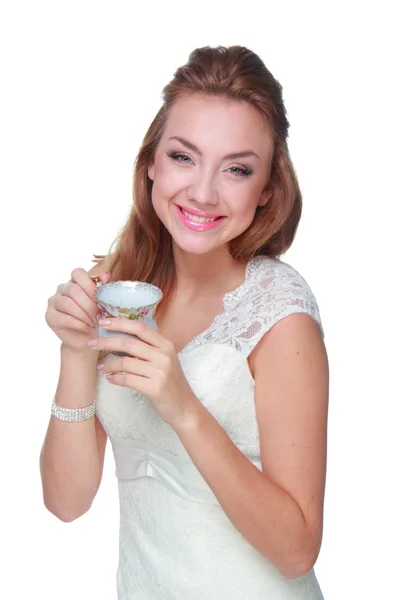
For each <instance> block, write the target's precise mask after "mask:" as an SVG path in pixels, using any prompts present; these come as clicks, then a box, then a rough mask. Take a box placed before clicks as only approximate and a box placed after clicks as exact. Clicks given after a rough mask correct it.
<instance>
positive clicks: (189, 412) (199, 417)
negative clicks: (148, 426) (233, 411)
mask: <svg viewBox="0 0 400 600" xmlns="http://www.w3.org/2000/svg"><path fill="white" fill-rule="evenodd" d="M207 414H209V413H208V411H207V409H206V408H205V407H204V406H203V404H202V403H201V402H200V400H199V399H198V398H197V396H195V395H194V394H191V395H190V396H189V397H188V399H187V401H186V402H185V408H184V410H183V412H182V415H181V416H180V418H179V420H177V421H176V423H174V426H173V429H174V430H175V433H176V434H177V435H178V436H179V437H186V436H188V435H191V434H193V433H194V432H195V431H198V429H199V428H200V427H201V423H202V422H203V420H204V418H205V417H206V415H207Z"/></svg>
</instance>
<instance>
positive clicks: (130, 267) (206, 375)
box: [41, 46, 328, 600]
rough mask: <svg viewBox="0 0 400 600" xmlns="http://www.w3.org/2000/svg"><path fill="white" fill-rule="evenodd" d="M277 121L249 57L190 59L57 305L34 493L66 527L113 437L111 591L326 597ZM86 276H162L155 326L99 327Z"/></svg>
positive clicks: (282, 135)
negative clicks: (55, 368)
mask: <svg viewBox="0 0 400 600" xmlns="http://www.w3.org/2000/svg"><path fill="white" fill-rule="evenodd" d="M288 126H289V124H288V121H287V119H286V113H285V108H284V105H283V101H282V90H281V86H280V85H279V83H278V82H277V81H276V80H275V79H274V78H273V76H272V75H271V74H270V72H269V71H268V70H267V69H266V67H265V66H264V64H263V63H262V61H261V60H260V59H259V58H258V57H257V56H256V55H255V54H254V53H253V52H251V51H250V50H248V49H246V48H242V47H236V46H235V47H230V48H222V47H219V48H201V49H198V50H195V51H194V52H192V54H191V55H190V57H189V61H188V63H187V64H186V65H185V66H183V67H181V68H180V69H178V71H177V72H176V74H175V76H174V78H173V80H172V81H171V82H170V83H169V84H168V85H167V86H166V88H165V90H164V103H163V105H162V107H161V109H160V111H159V112H158V114H157V116H156V118H155V119H154V121H153V123H152V124H151V126H150V128H149V130H148V132H147V134H146V136H145V139H144V142H143V145H142V147H141V149H140V152H139V155H138V158H137V162H136V168H135V177H134V208H132V213H131V215H130V216H129V219H128V221H127V223H126V226H125V228H124V229H123V231H122V233H121V235H120V236H119V239H118V243H117V246H116V247H115V249H114V252H112V253H110V255H109V256H108V257H106V258H105V259H104V260H102V261H101V262H100V263H99V264H98V265H96V267H95V268H94V269H93V270H92V271H91V272H90V273H89V274H88V273H86V271H84V270H83V269H75V270H74V271H73V273H72V278H71V281H70V282H68V283H66V284H63V285H61V286H59V288H58V290H57V293H56V294H55V295H54V296H53V297H52V298H51V299H50V300H49V306H48V310H47V313H46V320H47V323H48V324H49V326H50V327H51V328H52V329H53V330H54V332H55V333H56V334H57V335H58V337H59V338H60V339H61V342H62V343H61V370H60V379H59V384H58V387H57V391H56V395H55V403H54V404H53V410H52V415H53V416H52V418H51V420H50V424H49V428H48V432H47V435H46V439H45V442H44V446H43V450H42V455H41V471H42V480H43V490H44V501H45V504H46V506H47V508H48V509H49V510H50V511H51V512H52V513H54V514H55V515H56V516H58V517H59V518H60V519H62V520H64V521H71V520H73V519H75V518H77V517H79V516H80V515H82V514H83V513H85V512H86V511H87V510H88V509H89V508H90V506H91V503H92V501H93V499H94V497H95V495H96V492H97V490H98V488H99V485H100V480H101V475H102V468H103V460H104V452H105V446H106V439H107V437H109V438H110V441H111V443H112V447H113V451H114V456H115V461H116V473H117V477H118V485H119V493H120V508H121V528H120V560H119V568H118V575H117V585H118V597H119V598H120V600H128V599H129V600H130V599H133V598H138V599H139V598H140V599H146V600H149V599H161V598H162V599H163V600H167V599H171V600H172V599H173V600H179V599H185V600H188V599H190V600H191V599H197V598H202V599H204V598H207V599H208V598H209V599H212V600H213V599H215V600H216V599H224V600H226V599H227V598H229V599H231V600H232V599H235V598H241V599H242V598H252V599H253V600H255V599H258V598H259V599H266V598H268V599H272V598H274V599H282V600H291V599H293V600H300V599H307V600H315V599H320V598H322V594H321V591H320V588H319V585H318V583H317V580H316V578H315V575H314V571H313V565H314V563H315V561H316V559H317V556H318V553H319V549H320V544H321V538H322V522H323V500H324V486H325V471H326V429H327V405H328V366H327V357H326V352H325V348H324V344H323V340H322V329H321V324H320V318H319V312H318V307H317V304H316V301H315V299H314V296H313V294H312V292H311V290H310V288H309V287H308V285H307V283H306V282H305V281H304V279H303V278H302V277H301V276H300V275H299V274H298V273H297V272H296V271H295V270H294V269H293V268H292V267H290V266H289V265H287V264H285V263H283V262H281V261H280V260H279V256H280V255H281V254H282V253H283V252H284V251H286V250H287V249H288V248H289V247H290V245H291V243H292V241H293V238H294V235H295V232H296V228H297V225H298V222H299V218H300V213H301V195H300V191H299V187H298V183H297V179H296V176H295V173H294V169H293V167H292V163H291V160H290V157H289V154H288V149H287V143H286V140H287V133H288ZM91 276H92V277H93V276H98V277H99V278H100V280H101V281H102V282H103V283H106V282H108V281H109V280H121V279H131V280H140V281H148V282H151V283H153V284H155V285H157V286H159V287H160V288H161V289H162V290H163V293H164V298H163V301H162V303H161V304H160V306H159V308H158V310H157V324H158V331H157V332H156V331H154V330H153V329H151V328H149V327H147V326H146V325H145V324H143V323H139V322H135V321H128V320H126V319H112V320H109V321H107V322H104V321H99V322H100V323H101V324H102V325H103V326H104V327H105V328H108V329H109V330H110V331H123V332H125V333H131V334H135V335H136V336H138V338H139V339H129V338H118V337H107V338H98V337H97V334H96V326H97V320H96V317H97V316H98V308H97V306H96V304H95V302H94V295H93V293H94V289H95V284H94V282H93V280H92V279H91ZM114 351H119V352H121V351H122V352H126V353H128V354H129V357H116V356H115V355H113V354H112V352H114ZM99 358H100V359H101V360H99ZM96 365H97V369H96ZM68 409H77V410H74V411H73V412H71V411H68ZM95 412H96V414H95ZM62 419H66V420H68V421H78V420H79V422H64V421H63V420H62Z"/></svg>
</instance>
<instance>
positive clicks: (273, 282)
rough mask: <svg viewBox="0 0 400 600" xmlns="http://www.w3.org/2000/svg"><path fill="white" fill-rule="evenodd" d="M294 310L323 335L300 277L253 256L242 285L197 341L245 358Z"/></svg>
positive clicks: (311, 297) (285, 267)
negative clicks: (227, 348) (310, 320)
mask: <svg viewBox="0 0 400 600" xmlns="http://www.w3.org/2000/svg"><path fill="white" fill-rule="evenodd" d="M295 313H306V314H308V315H310V317H311V318H313V319H314V320H315V321H316V322H317V323H318V325H319V327H320V330H321V335H322V336H324V332H323V328H322V324H321V318H320V314H319V308H318V304H317V301H316V299H315V297H314V294H313V293H312V291H311V289H310V287H309V285H308V284H307V282H306V281H305V280H304V279H303V277H302V276H301V275H300V274H299V273H298V272H297V271H296V270H295V269H294V268H293V267H291V266H290V265H288V264H286V263H283V262H281V261H278V260H265V259H263V258H260V259H258V258H257V259H255V261H254V262H253V265H252V268H251V274H250V276H249V278H248V281H247V282H246V284H245V285H244V286H243V287H242V288H241V289H240V291H239V292H238V293H235V294H234V295H233V296H232V297H230V298H229V303H228V306H227V310H226V312H225V313H224V315H223V316H221V318H220V319H217V320H216V322H215V326H214V327H213V328H211V330H209V331H208V332H207V333H206V334H205V335H203V336H201V339H200V340H198V341H197V343H204V342H206V343H214V344H227V345H229V346H232V347H233V348H236V350H239V351H240V352H242V353H243V354H244V355H245V356H246V357H247V356H248V355H249V354H250V353H251V351H252V350H253V349H254V348H255V346H256V344H257V343H258V342H259V341H260V339H261V338H262V336H263V335H264V334H265V333H267V331H269V330H270V329H271V327H273V326H274V325H275V324H276V323H277V322H278V321H280V320H281V319H283V318H284V317H287V316H289V315H291V314H295Z"/></svg>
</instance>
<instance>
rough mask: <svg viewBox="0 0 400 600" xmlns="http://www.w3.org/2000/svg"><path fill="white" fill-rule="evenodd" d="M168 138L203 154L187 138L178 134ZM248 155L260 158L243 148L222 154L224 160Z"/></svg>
mask: <svg viewBox="0 0 400 600" xmlns="http://www.w3.org/2000/svg"><path fill="white" fill-rule="evenodd" d="M169 139H170V140H178V142H180V143H181V144H182V145H183V146H186V148H189V150H191V151H192V152H196V154H199V155H200V156H203V154H202V153H201V152H200V150H199V149H198V148H197V146H195V145H194V144H192V143H191V142H188V140H185V139H184V138H181V137H179V136H173V137H171V138H169ZM249 156H255V157H256V158H260V157H259V156H258V154H256V153H255V152H253V151H252V150H243V151H242V152H232V153H231V154H226V155H225V156H224V160H226V159H229V160H235V159H238V158H248V157H249Z"/></svg>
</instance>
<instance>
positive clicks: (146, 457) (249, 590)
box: [96, 257, 323, 600]
mask: <svg viewBox="0 0 400 600" xmlns="http://www.w3.org/2000/svg"><path fill="white" fill-rule="evenodd" d="M292 313H307V314H309V315H310V316H311V317H312V318H314V319H315V320H316V321H317V322H318V323H319V324H320V318H319V312H318V306H317V304H316V301H315V299H314V296H313V294H312V292H311V290H310V288H309V287H308V285H307V283H306V282H305V281H304V279H303V278H302V277H301V276H300V275H299V274H298V273H297V271H295V270H294V269H293V268H292V267H290V266H289V265H287V264H285V263H283V262H281V261H278V260H273V259H269V258H266V257H257V258H255V259H253V260H251V261H250V262H249V264H248V265H247V268H246V279H245V282H244V283H243V284H242V285H241V286H240V287H239V288H237V289H236V290H234V291H233V292H230V293H229V294H227V295H226V296H225V298H224V311H223V313H222V314H221V315H218V316H217V317H216V318H215V320H214V322H213V324H212V325H211V326H210V327H209V328H208V329H207V330H206V331H205V332H203V333H201V334H200V335H199V336H197V337H196V338H194V339H193V340H192V341H191V342H189V344H188V345H187V346H186V347H185V348H184V349H183V350H182V351H181V352H180V353H179V359H180V362H181V365H182V368H183V371H184V373H185V375H186V378H187V380H188V381H189V383H190V385H191V387H192V389H193V391H194V393H195V394H196V396H197V397H198V398H199V399H200V400H201V402H202V403H203V404H204V405H205V406H206V408H207V409H208V410H209V412H210V413H211V414H212V415H213V416H214V418H215V419H216V420H217V421H218V422H219V424H220V425H221V426H222V427H223V428H224V429H225V431H226V432H227V433H228V435H229V436H230V438H231V439H232V441H233V442H234V443H235V444H236V446H237V447H238V448H239V449H240V450H241V452H242V453H243V454H244V455H245V456H246V457H247V458H248V459H249V460H250V461H251V462H252V463H253V464H254V465H255V466H256V467H257V468H258V469H260V470H262V465H261V459H260V446H259V436H258V427H257V420H256V412H255V405H254V380H253V378H252V376H251V374H250V371H249V369H248V363H247V357H248V355H249V354H250V352H251V351H252V350H253V348H254V347H255V345H256V344H257V342H258V341H259V340H260V339H261V337H262V336H263V335H264V334H265V333H266V332H267V331H268V330H269V329H270V328H271V327H272V326H273V325H274V324H275V323H276V322H277V321H279V320H280V319H282V318H284V317H286V316H287V315H290V314H292ZM110 358H112V356H110ZM106 360H107V359H106ZM96 410H97V416H98V418H99V419H100V421H101V423H102V425H103V427H104V429H105V431H106V432H107V434H108V436H109V438H110V440H111V444H112V448H113V452H114V457H115V463H116V475H117V477H118V486H119V498H120V545H119V551H120V555H119V567H118V573H117V588H118V598H119V600H200V599H201V600H228V599H229V600H239V599H240V600H244V599H250V598H251V599H252V600H261V599H262V600H267V599H268V600H321V599H322V598H323V596H322V594H321V591H320V588H319V585H318V582H317V580H316V577H315V574H314V571H313V570H312V571H310V572H309V573H307V574H306V575H304V576H302V577H300V578H298V579H286V578H284V577H283V576H282V575H281V574H280V573H279V571H278V570H277V569H276V568H275V567H274V566H273V565H272V564H271V563H270V562H269V561H268V560H266V559H265V558H264V557H263V556H262V555H261V554H260V553H259V552H258V551H257V550H255V549H254V548H253V547H252V546H251V545H250V544H249V543H248V542H247V541H246V540H245V538H244V537H243V536H242V535H241V534H240V533H239V532H238V531H237V530H236V529H235V527H234V526H233V525H232V523H231V522H230V521H229V520H228V518H227V517H226V515H225V513H224V511H223V510H222V508H221V507H220V505H219V503H218V501H217V499H216V497H215V496H214V494H213V492H212V490H211V489H210V487H209V486H208V485H207V483H206V482H205V480H204V479H203V477H202V476H201V475H200V473H199V471H198V470H197V469H196V467H195V465H194V463H193V462H192V460H191V458H190V456H189V455H188V453H187V452H186V450H185V448H184V446H183V445H182V443H181V441H180V439H179V438H178V436H177V434H176V433H175V431H174V430H173V429H172V428H171V427H170V426H169V425H167V424H166V423H164V422H163V421H162V420H161V419H160V418H159V416H158V415H157V413H156V411H155V410H154V408H153V406H152V404H151V402H150V401H149V400H148V399H147V398H146V397H144V396H142V395H140V394H138V393H136V392H133V391H132V390H131V389H128V388H123V387H119V386H115V385H112V384H111V383H109V382H108V381H107V379H105V377H104V376H102V375H99V377H98V387H97V409H96Z"/></svg>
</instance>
